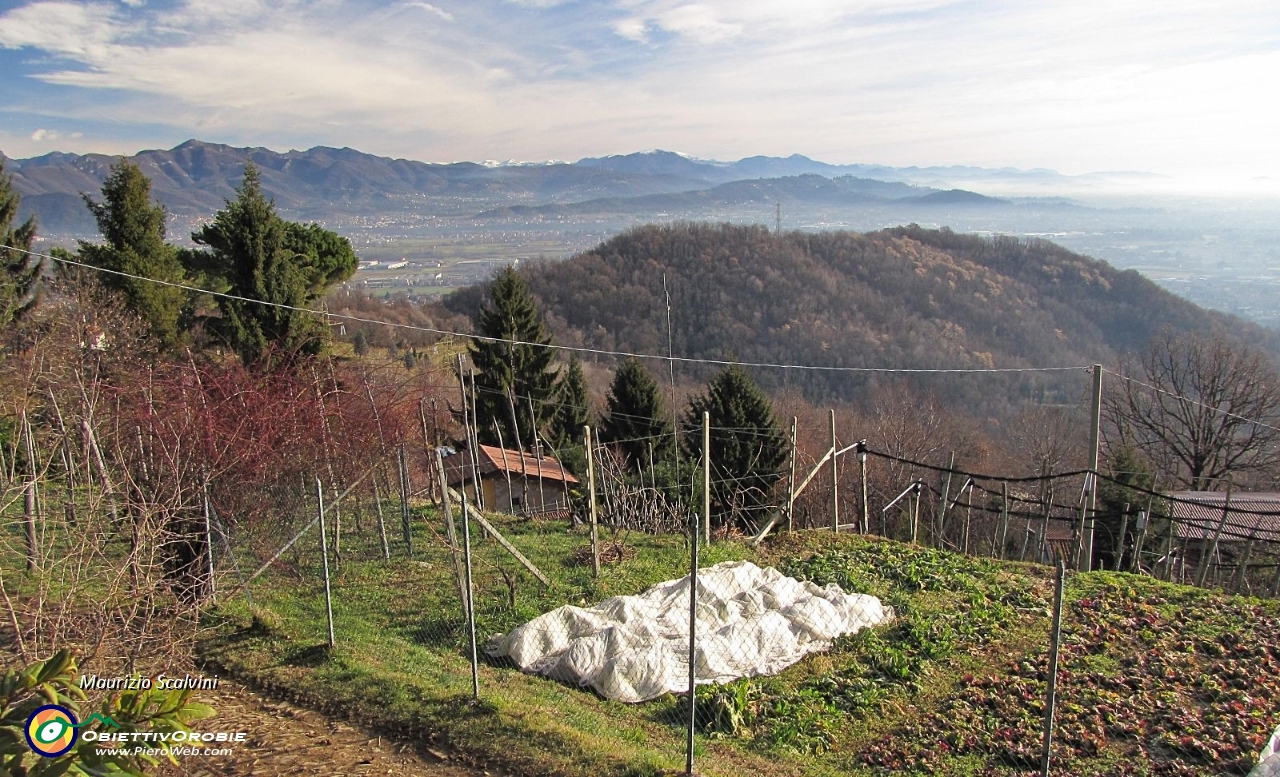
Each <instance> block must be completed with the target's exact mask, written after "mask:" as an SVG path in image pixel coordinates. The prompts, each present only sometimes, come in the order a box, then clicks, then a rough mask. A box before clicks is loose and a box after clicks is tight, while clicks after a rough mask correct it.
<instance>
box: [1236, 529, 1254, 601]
mask: <svg viewBox="0 0 1280 777" xmlns="http://www.w3.org/2000/svg"><path fill="white" fill-rule="evenodd" d="M1256 538H1257V537H1256V530H1255V531H1251V532H1249V542H1248V543H1246V544H1245V546H1244V556H1242V557H1241V558H1240V565H1239V566H1238V567H1236V593H1241V591H1242V589H1243V588H1244V586H1245V583H1246V582H1247V581H1248V579H1249V557H1250V556H1252V555H1253V543H1254V540H1255V539H1256Z"/></svg>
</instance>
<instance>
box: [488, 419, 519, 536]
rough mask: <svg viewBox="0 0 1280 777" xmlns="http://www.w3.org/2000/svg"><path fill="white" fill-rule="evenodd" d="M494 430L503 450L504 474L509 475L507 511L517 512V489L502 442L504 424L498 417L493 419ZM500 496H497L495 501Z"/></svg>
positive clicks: (499, 446) (512, 513)
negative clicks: (500, 422) (501, 423)
mask: <svg viewBox="0 0 1280 777" xmlns="http://www.w3.org/2000/svg"><path fill="white" fill-rule="evenodd" d="M493 431H494V432H495V433H496V434H497V435H498V448H499V449H500V450H501V451H502V474H503V475H506V477H507V513H508V514H510V515H515V514H516V505H515V501H514V500H515V498H516V494H515V491H513V490H512V489H511V462H509V461H507V447H506V446H505V445H503V444H502V426H501V425H499V424H498V419H496V418H495V419H493ZM497 500H498V498H497V497H496V496H495V497H494V501H495V502H496V501H497Z"/></svg>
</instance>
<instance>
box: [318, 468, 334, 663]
mask: <svg viewBox="0 0 1280 777" xmlns="http://www.w3.org/2000/svg"><path fill="white" fill-rule="evenodd" d="M316 509H317V510H318V511H319V518H320V557H321V558H322V559H323V560H324V567H323V568H324V612H325V616H326V617H327V618H328V619H329V647H335V646H337V644H338V643H337V640H335V639H334V636H333V592H332V590H331V589H330V587H329V542H328V539H327V538H326V537H325V532H324V485H323V484H322V483H321V482H320V478H316Z"/></svg>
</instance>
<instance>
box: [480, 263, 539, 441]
mask: <svg viewBox="0 0 1280 777" xmlns="http://www.w3.org/2000/svg"><path fill="white" fill-rule="evenodd" d="M476 333H477V334H479V335H481V337H482V338H488V339H479V338H477V339H474V340H472V341H471V344H470V352H471V361H472V362H473V363H474V364H475V367H476V415H477V416H478V423H479V427H480V438H481V440H483V441H485V442H488V443H492V444H496V443H497V442H498V436H497V434H496V433H495V432H494V430H493V425H494V423H497V424H498V426H499V427H500V428H501V429H502V442H503V444H504V445H507V446H510V447H513V448H514V447H515V441H516V438H517V434H516V431H517V430H516V429H515V427H513V426H512V417H513V415H514V417H515V419H516V423H518V424H519V439H520V442H521V443H522V444H526V445H527V444H528V443H530V442H532V440H533V435H532V431H533V429H534V426H535V424H536V427H537V429H538V431H539V433H540V434H545V433H546V428H547V425H548V423H549V422H550V421H551V418H552V415H553V413H554V405H553V404H552V403H550V402H548V400H550V399H551V398H552V397H553V395H554V392H555V387H556V379H557V373H556V370H555V369H554V368H553V367H552V364H551V361H552V357H553V356H554V355H555V354H554V353H553V351H552V349H551V348H547V347H546V346H548V345H550V344H551V333H550V331H549V330H548V329H547V324H546V321H545V320H543V317H542V313H541V311H539V310H538V304H537V302H536V301H535V300H534V298H533V294H532V293H531V292H530V291H529V287H528V286H527V285H526V284H525V281H524V278H522V277H520V274H519V273H518V272H516V270H515V268H513V267H507V268H506V269H504V270H502V271H501V272H499V273H498V274H497V275H496V276H494V278H493V280H492V281H491V282H490V284H489V299H488V301H487V302H486V303H485V305H484V306H482V307H481V308H480V312H479V314H478V315H477V316H476ZM530 400H532V404H533V412H534V415H535V417H533V418H531V417H530V415H529V404H530Z"/></svg>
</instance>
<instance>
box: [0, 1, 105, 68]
mask: <svg viewBox="0 0 1280 777" xmlns="http://www.w3.org/2000/svg"><path fill="white" fill-rule="evenodd" d="M115 35H116V26H115V19H114V9H113V8H112V7H111V6H108V5H104V4H96V3H65V2H47V3H33V4H31V5H27V6H23V7H21V8H15V9H14V10H12V11H9V12H8V13H6V14H5V15H4V16H0V46H4V47H5V48H24V47H30V48H33V49H40V50H43V51H48V52H52V53H55V54H66V55H69V56H73V57H87V56H96V55H97V54H98V53H100V52H101V51H102V50H103V48H104V47H105V46H108V45H110V44H111V43H112V42H113V40H114V38H115Z"/></svg>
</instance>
